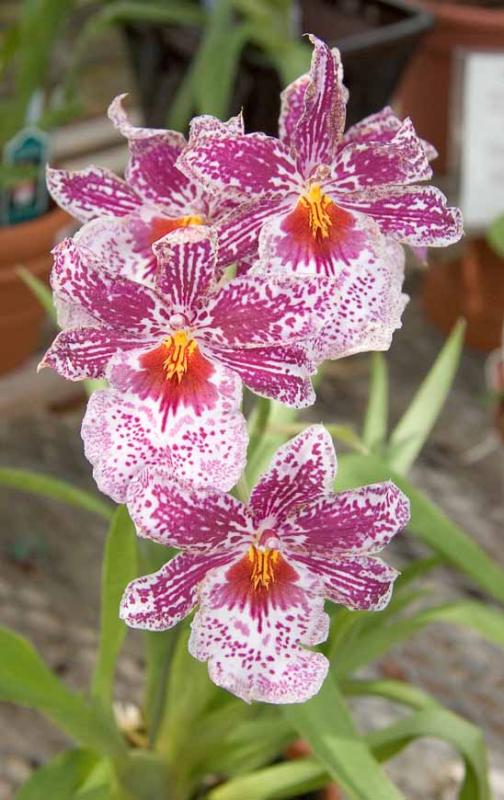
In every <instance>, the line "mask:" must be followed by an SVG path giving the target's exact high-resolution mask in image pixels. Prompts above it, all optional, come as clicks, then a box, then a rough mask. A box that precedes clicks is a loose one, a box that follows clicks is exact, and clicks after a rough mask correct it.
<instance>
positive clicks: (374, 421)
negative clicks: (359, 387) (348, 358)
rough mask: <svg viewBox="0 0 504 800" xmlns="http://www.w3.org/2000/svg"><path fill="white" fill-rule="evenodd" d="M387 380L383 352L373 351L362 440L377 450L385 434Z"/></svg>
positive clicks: (371, 448)
mask: <svg viewBox="0 0 504 800" xmlns="http://www.w3.org/2000/svg"><path fill="white" fill-rule="evenodd" d="M388 395H389V382H388V370H387V362H386V360H385V356H384V355H383V353H373V356H372V362H371V383H370V388H369V400H368V406H367V410H366V416H365V418H364V428H363V431H362V440H363V442H364V444H365V445H366V447H368V448H369V449H370V450H378V449H379V448H380V447H381V446H382V445H383V443H384V441H385V437H386V435H387V423H388V403H389V396H388Z"/></svg>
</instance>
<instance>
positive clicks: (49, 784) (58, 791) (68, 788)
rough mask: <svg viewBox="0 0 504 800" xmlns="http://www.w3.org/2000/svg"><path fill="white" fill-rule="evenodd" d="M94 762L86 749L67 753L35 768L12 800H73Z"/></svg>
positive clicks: (91, 754) (94, 759) (94, 755)
mask: <svg viewBox="0 0 504 800" xmlns="http://www.w3.org/2000/svg"><path fill="white" fill-rule="evenodd" d="M97 761H98V757H97V756H96V754H95V753H92V752H91V751H89V750H68V751H67V752H66V753H62V754H61V755H59V756H56V758H53V759H51V761H49V762H48V763H47V764H44V765H43V766H42V767H40V768H39V769H37V770H36V772H34V773H33V775H31V777H30V778H29V779H28V780H27V782H26V783H25V784H24V786H22V788H21V789H20V790H19V792H18V793H17V794H16V800H42V799H43V798H54V799H55V800H56V798H57V800H74V797H75V792H76V791H77V790H78V789H79V788H80V786H81V784H82V783H83V782H84V780H85V779H86V777H87V776H88V775H89V773H90V772H91V770H92V769H93V767H94V766H95V765H96V763H97Z"/></svg>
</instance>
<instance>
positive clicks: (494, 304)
mask: <svg viewBox="0 0 504 800" xmlns="http://www.w3.org/2000/svg"><path fill="white" fill-rule="evenodd" d="M423 303H424V308H425V312H426V314H427V316H428V318H429V319H430V320H431V321H432V322H434V324H435V325H437V326H438V327H439V328H440V329H441V330H442V331H443V332H444V333H449V331H450V330H451V328H452V327H453V325H454V324H455V322H456V321H457V319H458V318H459V317H465V319H466V321H467V328H466V343H467V344H468V345H469V346H470V347H475V348H477V349H478V350H493V349H495V348H496V347H498V346H499V343H500V341H501V336H502V323H503V320H504V259H502V258H500V257H499V256H498V255H496V253H494V251H493V250H492V249H491V248H490V247H489V246H488V244H487V243H486V241H485V239H473V240H468V241H466V242H465V244H464V248H463V250H462V253H461V256H460V258H458V259H456V260H455V261H448V262H445V263H434V264H432V265H431V267H430V269H429V270H428V272H427V274H426V276H425V282H424V289H423Z"/></svg>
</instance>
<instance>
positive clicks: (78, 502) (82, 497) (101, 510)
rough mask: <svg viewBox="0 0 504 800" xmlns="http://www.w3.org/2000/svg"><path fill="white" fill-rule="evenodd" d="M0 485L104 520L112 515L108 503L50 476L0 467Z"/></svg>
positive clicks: (111, 508)
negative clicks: (38, 496) (88, 512)
mask: <svg viewBox="0 0 504 800" xmlns="http://www.w3.org/2000/svg"><path fill="white" fill-rule="evenodd" d="M0 485H1V486H9V487H10V488H11V489H19V491H21V492H29V493H30V494H39V495H41V496H42V497H50V498H52V499H53V500H60V501H61V502H62V503H67V504H68V505H70V506H76V507H77V508H84V509H85V510H86V511H91V512H93V514H99V516H101V517H104V518H105V519H110V518H111V517H112V515H113V513H114V508H113V506H111V505H110V504H109V503H106V502H105V501H103V500H101V499H100V498H99V497H97V496H95V495H93V494H91V493H90V492H86V491H84V490H83V489H77V488H76V487H75V486H72V485H71V484H70V483H66V481H62V480H59V479H58V478H53V477H51V476H50V475H40V474H39V473H37V472H30V471H28V470H25V469H9V468H7V467H0Z"/></svg>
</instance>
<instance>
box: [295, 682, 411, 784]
mask: <svg viewBox="0 0 504 800" xmlns="http://www.w3.org/2000/svg"><path fill="white" fill-rule="evenodd" d="M282 711H283V713H284V715H285V717H286V718H287V720H289V722H290V723H291V724H292V725H293V726H294V727H295V728H296V729H297V731H298V733H299V734H300V736H302V738H303V739H306V741H307V742H308V743H309V745H310V747H311V748H312V750H313V753H314V755H315V756H316V758H317V759H318V760H319V761H320V763H321V764H322V765H323V766H324V767H325V769H326V770H327V771H328V773H329V774H330V775H331V777H332V779H333V780H335V781H336V783H337V784H338V785H339V786H341V788H342V789H343V790H344V791H345V792H347V793H348V795H349V797H351V798H355V800H398V799H399V798H402V797H403V795H402V794H401V792H400V791H399V790H398V789H397V788H396V787H395V786H394V785H393V783H391V781H390V779H389V778H388V777H387V776H386V775H385V773H384V772H383V771H382V770H381V768H380V767H379V766H378V764H377V762H376V761H375V759H374V757H373V755H372V753H371V751H370V750H369V748H368V746H367V744H366V743H365V741H364V739H363V738H362V737H361V736H360V735H359V734H358V733H357V732H356V730H355V728H354V725H353V722H352V719H351V717H350V715H349V713H348V710H347V707H346V705H345V702H344V700H343V698H342V696H341V694H340V691H339V689H338V686H337V684H336V682H335V681H334V679H333V678H332V676H331V675H329V676H328V678H327V679H326V681H325V683H324V685H323V687H322V689H321V690H320V692H319V694H318V695H317V696H316V697H313V698H312V699H311V700H309V701H308V702H307V703H302V704H299V705H297V704H295V705H290V706H284V707H283V709H282Z"/></svg>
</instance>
